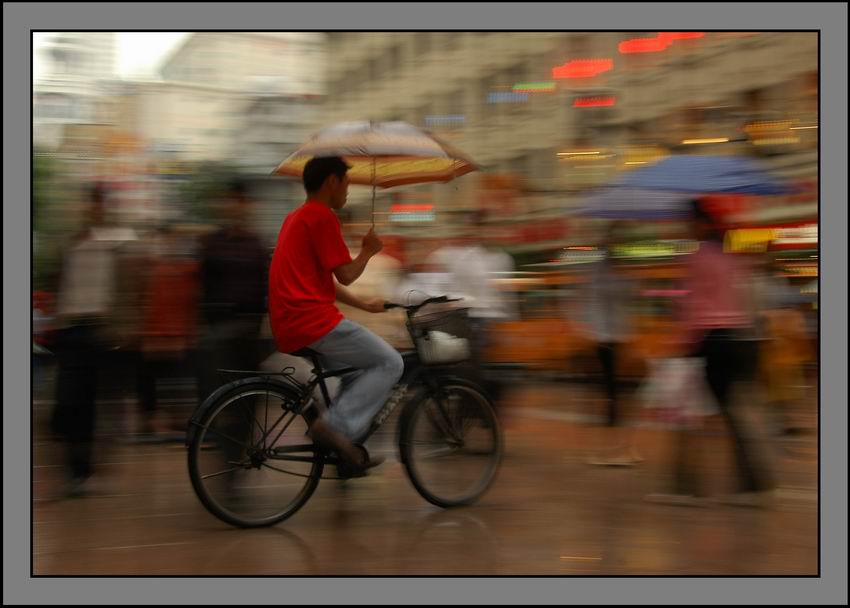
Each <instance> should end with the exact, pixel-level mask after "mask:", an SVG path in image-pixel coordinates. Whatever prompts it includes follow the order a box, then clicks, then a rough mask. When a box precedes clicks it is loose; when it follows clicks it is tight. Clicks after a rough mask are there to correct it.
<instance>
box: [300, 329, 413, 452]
mask: <svg viewBox="0 0 850 608" xmlns="http://www.w3.org/2000/svg"><path fill="white" fill-rule="evenodd" d="M309 348H310V349H311V350H314V351H316V352H317V353H319V354H320V355H321V364H322V366H323V367H324V368H325V369H326V370H327V371H332V370H337V369H343V368H346V367H353V368H356V369H357V370H358V371H356V372H352V373H350V374H346V375H344V376H342V377H341V378H340V380H341V381H342V386H341V389H340V394H339V395H338V396H337V398H336V399H335V400H334V403H333V405H332V407H330V408H329V409H328V410H327V411H326V412H325V414H324V415H323V419H324V420H325V422H327V423H328V424H329V425H330V426H331V427H333V428H334V430H336V431H337V432H339V433H342V434H343V435H345V436H346V437H347V438H348V439H350V440H351V441H359V440H361V439H362V438H363V437H364V436H365V435H366V433H367V432H368V431H369V425H370V424H371V422H372V419H373V418H374V417H375V416H376V415H377V414H378V412H379V411H380V410H381V408H382V407H383V406H384V403H386V401H387V399H388V398H389V396H390V393H391V392H392V388H393V386H394V385H395V384H396V383H397V382H398V381H399V379H400V378H401V375H402V373H403V372H404V362H403V361H402V358H401V355H400V354H398V351H396V350H395V349H394V348H393V347H392V346H390V345H389V344H387V343H386V342H384V341H383V340H382V339H381V338H379V337H378V336H376V335H375V334H373V333H372V332H371V331H369V330H368V329H366V328H364V327H361V326H360V325H358V324H357V323H352V322H351V321H348V320H346V319H343V320H342V321H340V323H339V325H337V326H336V327H335V328H334V329H333V330H332V331H331V332H330V333H328V334H327V335H326V336H325V337H324V338H320V339H319V340H317V341H316V342H314V343H313V344H311V345H310V346H309Z"/></svg>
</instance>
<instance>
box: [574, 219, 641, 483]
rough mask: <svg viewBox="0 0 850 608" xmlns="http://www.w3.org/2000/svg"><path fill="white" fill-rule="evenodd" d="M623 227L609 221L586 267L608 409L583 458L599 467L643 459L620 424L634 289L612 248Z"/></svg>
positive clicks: (591, 321) (589, 310)
mask: <svg viewBox="0 0 850 608" xmlns="http://www.w3.org/2000/svg"><path fill="white" fill-rule="evenodd" d="M624 230H625V225H624V224H623V223H622V222H615V223H612V224H609V226H608V228H607V231H606V234H605V238H604V242H603V243H602V246H601V248H600V249H601V250H602V253H603V257H602V259H601V260H600V261H598V262H597V263H596V264H594V268H593V270H592V271H591V276H590V279H589V285H588V297H587V301H586V304H587V307H586V314H587V316H588V322H589V323H588V325H589V327H590V329H591V333H592V336H593V338H594V340H595V341H596V353H597V357H598V358H599V363H600V365H601V369H602V381H603V384H604V386H605V396H606V403H607V410H608V411H607V416H606V423H605V427H604V429H603V432H602V433H598V436H599V439H597V445H596V447H595V451H596V453H595V454H593V455H592V456H591V457H590V458H589V459H588V463H589V464H594V465H600V466H633V465H635V464H638V463H640V462H643V457H642V456H641V455H640V453H639V452H638V450H637V448H636V447H635V445H634V440H633V435H634V431H633V429H631V428H629V427H628V426H626V425H624V424H623V411H622V405H623V404H622V399H621V391H620V382H619V371H618V366H619V364H620V363H621V359H622V355H623V351H624V348H623V347H624V345H625V344H627V343H628V342H629V341H630V340H631V336H632V334H633V328H632V322H631V309H632V306H633V303H634V297H635V289H636V286H635V282H634V281H633V280H631V279H630V277H629V276H628V275H627V274H626V273H625V272H624V269H623V268H622V265H621V264H618V262H617V260H616V259H615V258H614V248H615V247H616V246H617V245H618V244H620V242H621V241H622V239H623V232H624ZM606 435H607V438H606V437H605V436H606Z"/></svg>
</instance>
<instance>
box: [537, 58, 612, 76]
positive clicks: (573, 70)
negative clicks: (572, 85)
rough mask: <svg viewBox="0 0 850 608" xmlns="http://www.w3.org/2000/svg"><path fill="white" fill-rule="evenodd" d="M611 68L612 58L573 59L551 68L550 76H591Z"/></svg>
mask: <svg viewBox="0 0 850 608" xmlns="http://www.w3.org/2000/svg"><path fill="white" fill-rule="evenodd" d="M612 69H614V60H613V59H573V60H572V61H568V62H567V63H565V64H564V65H559V66H558V67H555V68H552V78H593V77H594V76H598V75H599V74H602V73H603V72H608V71H610V70H612Z"/></svg>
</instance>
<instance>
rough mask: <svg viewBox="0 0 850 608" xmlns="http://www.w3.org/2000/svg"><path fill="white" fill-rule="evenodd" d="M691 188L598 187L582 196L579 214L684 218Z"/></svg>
mask: <svg viewBox="0 0 850 608" xmlns="http://www.w3.org/2000/svg"><path fill="white" fill-rule="evenodd" d="M695 196H697V195H695V194H694V193H693V192H667V191H664V190H643V189H640V188H615V187H610V186H609V187H606V188H599V189H598V190H596V191H595V192H593V193H592V194H591V195H590V197H588V198H587V199H585V200H584V201H583V204H582V208H581V209H580V210H579V211H578V213H577V214H578V215H581V216H585V217H594V218H604V219H610V220H627V219H633V220H675V219H686V218H687V217H688V212H689V208H688V205H687V202H688V201H690V200H691V199H693V198H694V197H695Z"/></svg>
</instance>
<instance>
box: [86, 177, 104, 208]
mask: <svg viewBox="0 0 850 608" xmlns="http://www.w3.org/2000/svg"><path fill="white" fill-rule="evenodd" d="M88 195H89V202H90V203H92V204H95V205H103V203H104V202H106V201H105V199H106V187H105V186H104V185H103V184H102V183H101V182H95V183H94V184H92V185H91V186H89V188H88Z"/></svg>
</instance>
